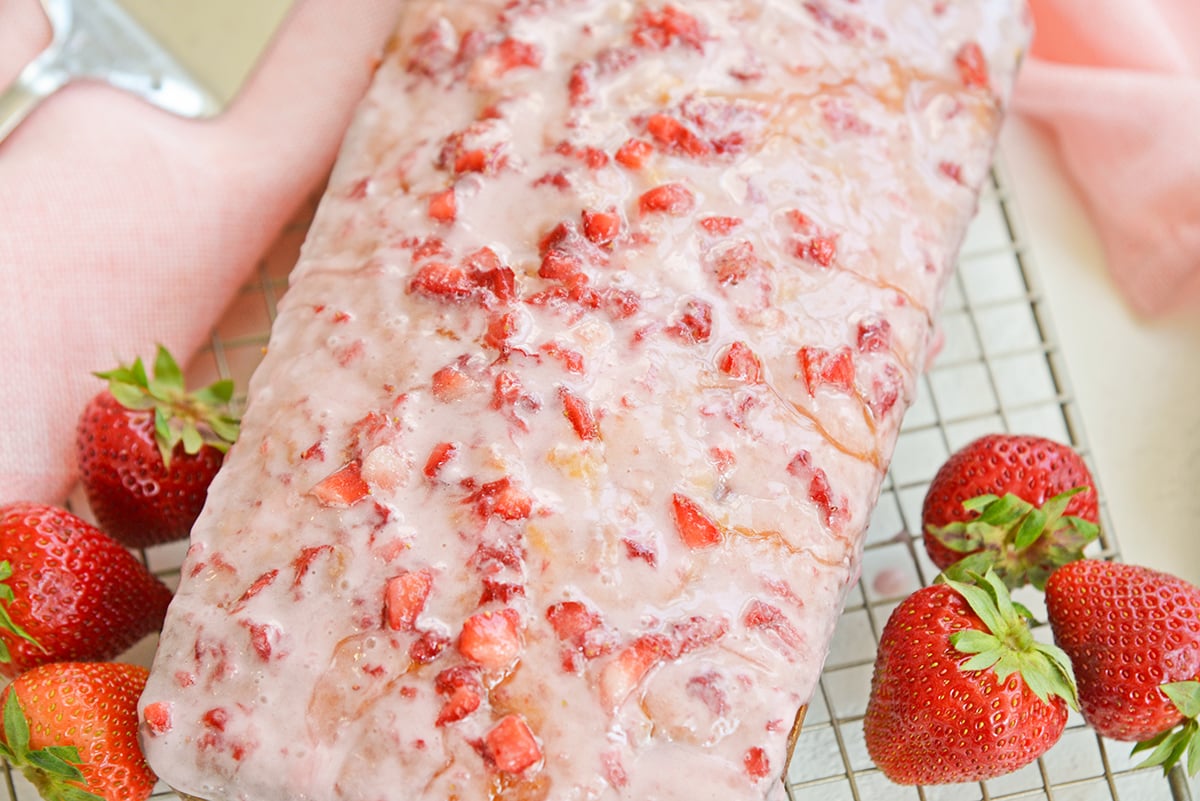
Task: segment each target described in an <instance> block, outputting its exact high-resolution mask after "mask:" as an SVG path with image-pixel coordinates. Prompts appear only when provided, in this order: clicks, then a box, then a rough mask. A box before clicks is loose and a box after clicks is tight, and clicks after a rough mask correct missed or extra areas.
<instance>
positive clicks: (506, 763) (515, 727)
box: [483, 714, 542, 773]
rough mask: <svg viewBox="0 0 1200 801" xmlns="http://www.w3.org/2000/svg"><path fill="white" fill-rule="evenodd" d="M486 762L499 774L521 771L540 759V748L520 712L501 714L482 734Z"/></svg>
mask: <svg viewBox="0 0 1200 801" xmlns="http://www.w3.org/2000/svg"><path fill="white" fill-rule="evenodd" d="M483 743H484V748H485V749H486V753H487V756H488V758H489V759H490V761H491V762H492V764H493V765H495V766H496V769H497V770H499V771H500V772H502V773H523V772H524V771H526V770H528V769H529V768H532V767H533V766H534V765H536V764H537V763H538V762H540V761H541V759H542V747H541V745H539V744H538V741H537V737H535V736H534V734H533V730H532V729H530V728H529V724H528V723H526V722H525V718H523V717H522V716H521V715H517V714H512V715H505V716H504V717H503V718H501V719H500V722H499V723H497V724H496V725H495V726H493V727H492V728H491V729H490V730H489V731H488V732H487V734H485V735H483Z"/></svg>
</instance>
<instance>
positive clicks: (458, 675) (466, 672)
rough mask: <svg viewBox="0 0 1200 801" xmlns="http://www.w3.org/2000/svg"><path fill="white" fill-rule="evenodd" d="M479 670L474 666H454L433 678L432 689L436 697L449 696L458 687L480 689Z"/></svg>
mask: <svg viewBox="0 0 1200 801" xmlns="http://www.w3.org/2000/svg"><path fill="white" fill-rule="evenodd" d="M481 686H482V679H481V678H480V675H479V668H478V667H476V666H475V665H454V666H453V667H448V668H446V669H445V670H443V671H441V672H440V673H438V674H437V675H436V676H434V677H433V689H434V690H435V691H436V692H437V693H438V695H450V694H451V693H453V692H454V691H455V690H457V689H458V688H459V687H481Z"/></svg>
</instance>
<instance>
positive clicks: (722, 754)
mask: <svg viewBox="0 0 1200 801" xmlns="http://www.w3.org/2000/svg"><path fill="white" fill-rule="evenodd" d="M1026 36H1027V28H1026V22H1025V18H1024V16H1023V11H1022V9H1020V8H1019V7H1018V2H1017V0H983V1H982V2H973V3H952V2H945V0H813V1H812V2H798V1H793V0H689V2H687V3H683V2H676V3H674V4H670V3H663V2H658V1H657V0H639V1H637V2H634V1H633V0H511V1H510V0H453V1H451V0H445V2H434V1H433V0H408V2H407V4H406V6H405V11H404V18H403V21H402V23H401V26H400V28H399V30H398V31H397V33H396V36H395V38H394V42H393V44H392V45H391V46H390V48H389V50H388V52H387V53H386V56H385V58H384V59H383V61H382V63H381V64H380V66H379V68H378V73H377V76H376V78H375V80H374V82H373V85H372V87H371V89H370V90H369V93H368V95H367V97H366V98H365V100H364V102H363V103H362V105H361V108H360V110H359V112H358V114H357V117H356V120H355V122H354V124H353V126H352V128H351V130H350V132H349V134H348V136H347V138H346V141H345V144H344V146H343V149H342V152H341V155H340V157H339V160H338V163H337V167H336V169H335V171H334V174H333V177H332V179H331V182H330V185H329V187H328V190H327V194H326V196H325V197H324V199H323V201H322V203H321V205H320V208H319V210H318V213H317V217H316V220H315V222H314V224H313V227H312V230H311V232H310V234H309V238H308V240H307V242H306V244H305V247H304V250H303V253H302V256H301V259H300V263H299V264H298V265H297V266H296V268H295V271H294V274H293V277H292V281H291V285H290V287H289V289H288V292H287V294H286V296H285V298H284V300H283V303H282V306H281V308H280V311H279V315H278V318H277V320H276V321H275V324H274V327H273V329H272V332H271V339H270V345H269V348H268V352H267V353H266V355H265V358H264V360H263V362H262V364H261V366H260V367H259V369H258V371H257V372H256V373H255V375H254V377H253V380H252V382H251V385H250V387H249V398H250V399H249V405H248V409H247V412H246V415H245V420H244V424H243V430H242V437H241V440H240V442H239V443H238V444H237V445H236V446H235V447H234V449H233V451H232V452H231V453H230V455H229V457H228V459H227V461H226V464H225V466H224V468H223V470H222V471H221V473H220V475H219V476H218V477H217V480H216V481H215V483H214V484H213V486H212V489H211V491H210V494H209V500H208V504H207V506H206V508H205V510H204V513H203V515H202V517H201V519H200V521H199V522H198V523H197V525H196V528H195V530H194V532H193V536H192V543H191V546H190V549H189V551H188V555H187V558H186V560H185V562H184V564H183V567H182V575H181V583H180V586H179V590H178V593H177V596H176V598H175V600H174V602H173V603H172V605H171V608H170V613H169V616H168V619H167V623H166V626H165V629H164V631H163V634H162V638H161V641H160V645H159V648H158V652H157V656H156V658H155V661H154V665H153V671H152V674H151V677H150V680H149V683H148V685H147V687H146V691H145V694H144V696H143V698H142V703H141V714H142V718H143V723H142V727H143V729H142V733H143V742H144V747H145V751H146V754H147V757H148V758H149V760H150V763H151V765H152V766H153V768H154V769H155V771H157V772H158V774H159V775H160V776H161V777H162V778H163V780H165V781H166V782H167V783H169V784H170V785H171V786H172V787H174V788H177V789H178V790H179V791H180V792H181V793H185V794H187V795H190V796H194V797H197V798H202V799H207V800H208V801H276V800H277V799H278V800H282V799H288V801H334V800H335V799H336V800H337V801H399V800H400V799H404V800H405V801H419V800H421V799H432V800H436V801H448V800H449V799H472V800H474V799H485V798H486V799H526V800H532V799H616V798H628V799H638V800H639V801H644V800H647V799H649V800H652V801H667V800H668V799H710V798H711V799H722V801H739V800H740V799H764V798H772V799H777V798H782V797H783V784H782V782H781V776H782V775H783V772H784V770H785V767H786V764H787V760H788V750H789V742H790V735H791V734H792V733H793V730H794V727H795V726H796V725H797V724H798V721H799V717H800V716H801V715H802V712H803V709H804V708H805V706H806V704H807V703H808V701H809V699H810V697H811V695H812V694H813V692H814V689H815V687H816V683H817V679H818V676H819V674H820V671H821V667H822V662H823V660H824V658H825V655H826V650H827V647H828V644H829V641H830V638H831V635H832V632H833V628H834V625H835V622H836V620H837V618H838V615H839V613H840V610H841V607H842V604H843V600H844V597H845V593H846V592H847V589H848V588H849V587H850V586H851V585H852V584H853V582H854V581H855V580H856V579H857V576H858V566H859V558H860V551H861V543H862V536H863V532H864V529H865V528H866V526H867V522H868V517H869V515H870V512H871V510H872V506H873V504H874V502H875V499H876V497H877V493H878V491H879V487H880V483H881V480H882V477H883V475H884V472H885V470H886V468H887V465H888V461H889V458H890V455H891V452H892V448H893V445H894V443H895V440H896V437H897V432H898V428H899V425H900V421H901V417H902V415H903V413H904V410H905V408H906V407H907V405H908V404H909V402H910V400H911V398H912V396H913V391H914V386H915V381H916V376H917V375H918V374H919V371H920V370H921V369H922V368H923V362H924V360H925V359H926V354H927V352H928V350H929V348H930V343H931V339H932V331H933V328H934V322H935V315H936V313H937V308H938V304H939V300H940V297H941V293H942V290H943V286H944V284H945V282H946V280H947V277H948V275H949V274H950V271H951V270H952V267H953V262H954V259H955V255H956V250H957V248H958V245H959V243H960V240H961V238H962V236H963V234H964V230H965V228H966V226H967V223H968V221H969V219H970V217H971V214H972V212H973V210H974V208H975V202H976V197H977V192H978V190H979V187H980V185H981V184H982V182H983V181H984V180H985V177H986V175H987V171H988V167H989V160H990V158H991V155H992V150H993V144H994V139H995V135H996V132H997V128H998V126H999V124H1000V120H1001V116H1002V111H1003V108H1004V105H1005V101H1006V96H1007V93H1008V90H1009V87H1010V84H1011V80H1012V77H1013V73H1014V70H1015V68H1016V64H1017V62H1018V59H1019V56H1020V53H1021V51H1022V48H1023V46H1024V45H1025V41H1026ZM798 758H803V755H800V756H799V757H798Z"/></svg>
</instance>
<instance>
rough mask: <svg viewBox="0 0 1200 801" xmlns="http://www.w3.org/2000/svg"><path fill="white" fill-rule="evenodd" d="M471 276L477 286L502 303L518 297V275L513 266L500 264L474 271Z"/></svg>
mask: <svg viewBox="0 0 1200 801" xmlns="http://www.w3.org/2000/svg"><path fill="white" fill-rule="evenodd" d="M484 250H488V249H487V248H484ZM488 252H489V253H490V252H491V251H490V250H488ZM469 259H470V257H468V260H469ZM471 278H472V280H473V281H474V282H475V285H476V286H478V287H480V288H481V289H483V290H485V291H487V292H490V293H491V294H492V296H493V297H495V298H496V300H498V301H500V302H501V303H508V302H509V301H512V300H515V299H516V297H517V277H516V274H515V273H513V271H512V268H511V267H505V266H503V265H500V266H497V267H493V268H491V269H488V270H482V271H480V270H477V271H475V272H473V273H472V275H471Z"/></svg>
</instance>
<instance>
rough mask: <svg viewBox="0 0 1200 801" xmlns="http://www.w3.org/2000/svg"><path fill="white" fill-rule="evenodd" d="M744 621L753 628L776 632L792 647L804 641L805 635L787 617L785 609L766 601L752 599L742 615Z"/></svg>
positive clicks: (796, 646) (797, 646) (798, 645)
mask: <svg viewBox="0 0 1200 801" xmlns="http://www.w3.org/2000/svg"><path fill="white" fill-rule="evenodd" d="M742 622H743V623H745V624H746V626H748V627H749V628H752V629H766V630H768V631H771V632H774V633H775V634H776V635H777V636H778V637H779V639H780V640H782V641H783V643H784V644H785V645H788V646H790V647H792V648H799V647H800V646H801V645H803V643H804V637H803V636H801V634H800V632H799V631H798V630H797V629H796V627H795V626H793V625H792V622H791V621H790V620H788V619H787V616H786V615H785V614H784V613H783V610H781V609H780V608H779V607H777V606H772V605H771V604H769V603H766V602H765V601H759V600H754V601H751V602H750V606H749V607H747V609H746V613H745V615H743V616H742Z"/></svg>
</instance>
